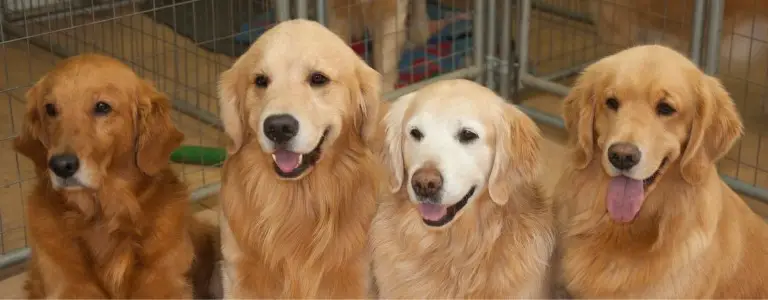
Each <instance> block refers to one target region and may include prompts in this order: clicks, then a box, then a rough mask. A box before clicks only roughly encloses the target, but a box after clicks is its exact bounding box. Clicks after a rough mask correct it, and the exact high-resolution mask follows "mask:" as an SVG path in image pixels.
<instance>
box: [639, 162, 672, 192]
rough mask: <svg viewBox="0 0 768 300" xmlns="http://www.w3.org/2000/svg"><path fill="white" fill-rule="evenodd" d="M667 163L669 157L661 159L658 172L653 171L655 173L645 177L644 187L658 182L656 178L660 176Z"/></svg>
mask: <svg viewBox="0 0 768 300" xmlns="http://www.w3.org/2000/svg"><path fill="white" fill-rule="evenodd" d="M666 165H667V158H666V157H665V158H664V159H663V160H661V164H659V168H658V169H656V172H653V175H651V177H648V178H646V179H643V187H648V186H650V185H651V184H653V183H654V182H656V178H658V177H659V174H661V171H662V170H663V169H664V166H666Z"/></svg>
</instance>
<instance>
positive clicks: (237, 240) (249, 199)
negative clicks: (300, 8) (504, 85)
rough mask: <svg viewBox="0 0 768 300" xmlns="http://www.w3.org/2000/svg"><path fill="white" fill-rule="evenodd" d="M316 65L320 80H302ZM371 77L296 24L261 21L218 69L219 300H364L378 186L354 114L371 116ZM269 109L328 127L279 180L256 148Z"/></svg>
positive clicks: (374, 110) (322, 33)
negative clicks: (228, 142)
mask: <svg viewBox="0 0 768 300" xmlns="http://www.w3.org/2000/svg"><path fill="white" fill-rule="evenodd" d="M317 72H320V73H322V74H325V76H327V78H329V82H328V83H327V84H326V85H323V86H312V85H310V84H309V82H308V80H309V78H310V77H312V75H311V74H314V73H317ZM257 74H260V75H259V76H269V80H270V83H269V85H268V86H267V87H264V88H262V87H258V86H256V85H254V84H253V83H254V78H255V77H257ZM380 78H381V77H380V76H379V74H378V73H377V72H376V71H374V70H373V69H371V68H370V67H368V66H367V65H366V64H365V62H363V61H362V60H361V59H359V58H358V57H357V56H356V55H355V53H354V52H353V51H352V50H351V49H350V48H349V47H348V46H347V45H346V44H345V43H344V42H343V41H342V40H341V39H340V38H339V37H338V36H336V35H334V34H333V33H332V32H330V31H329V30H327V29H325V28H324V27H323V26H322V25H320V24H318V23H316V22H313V21H306V20H292V21H285V22H282V23H280V24H278V25H277V26H275V27H273V28H272V29H270V30H269V31H267V32H266V33H265V34H264V35H262V36H261V37H260V38H259V39H258V40H257V41H256V42H255V43H254V44H253V46H251V48H250V49H249V50H248V52H246V53H245V54H243V56H241V57H240V58H239V59H238V60H237V61H236V62H235V64H234V65H233V66H232V68H231V69H229V70H227V71H226V72H225V73H223V74H222V76H221V83H220V90H219V92H220V99H221V100H220V101H221V110H222V114H221V117H222V120H223V122H224V127H225V130H226V132H227V134H228V135H229V136H230V137H231V139H232V142H233V143H232V147H230V153H231V156H230V157H229V159H228V161H227V162H226V164H225V166H224V170H223V178H222V190H221V204H222V217H221V222H222V223H221V227H222V244H223V254H224V266H223V272H222V274H223V276H224V290H225V297H233V298H253V297H263V298H284V297H285V298H362V297H365V296H366V294H367V291H368V276H367V275H368V267H369V263H370V258H369V253H368V249H367V234H368V229H369V227H370V222H371V219H372V218H373V215H374V213H375V205H376V203H375V201H376V195H377V191H378V185H379V183H378V182H379V181H380V180H379V176H378V175H377V174H378V161H377V159H376V157H375V156H374V155H373V154H372V152H371V151H370V150H369V149H368V147H367V144H368V143H369V142H371V141H372V138H373V135H374V134H375V131H376V130H377V126H376V122H369V121H368V120H366V118H367V117H371V118H372V117H373V116H377V115H378V107H379V94H380V89H379V85H380V80H381V79H380ZM272 107H279V108H280V109H282V110H283V111H286V112H289V113H291V114H294V115H296V116H301V118H303V121H302V122H306V123H302V125H301V126H302V127H301V130H308V131H313V130H314V131H318V132H319V131H322V128H321V126H325V125H329V127H328V128H329V131H328V132H329V134H328V139H327V140H325V142H322V140H321V143H320V144H321V145H320V147H322V148H320V149H322V154H321V158H320V159H319V161H317V163H316V164H315V165H314V166H313V167H312V168H311V169H308V170H307V171H306V172H304V174H303V175H302V176H301V177H299V178H295V179H293V180H283V179H281V178H279V177H278V175H277V173H276V171H275V167H274V165H273V161H272V158H271V156H270V153H267V152H265V151H267V150H265V149H264V148H263V146H262V144H261V143H260V141H261V142H263V139H262V138H261V137H262V136H263V134H262V133H261V132H262V131H263V128H262V123H261V122H260V121H259V120H260V115H262V114H263V113H264V112H265V111H267V110H268V109H270V108H272ZM305 124H306V125H307V126H305ZM317 129H320V130H317Z"/></svg>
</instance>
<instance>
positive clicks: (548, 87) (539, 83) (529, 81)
mask: <svg viewBox="0 0 768 300" xmlns="http://www.w3.org/2000/svg"><path fill="white" fill-rule="evenodd" d="M520 81H521V82H522V83H523V84H524V85H529V86H531V87H533V88H537V89H540V90H545V91H547V92H550V93H553V94H556V95H558V96H563V97H565V96H566V95H568V91H570V88H569V87H567V86H564V85H562V84H559V83H554V82H551V81H547V80H544V79H541V78H538V77H535V76H532V75H530V74H522V76H521V78H520Z"/></svg>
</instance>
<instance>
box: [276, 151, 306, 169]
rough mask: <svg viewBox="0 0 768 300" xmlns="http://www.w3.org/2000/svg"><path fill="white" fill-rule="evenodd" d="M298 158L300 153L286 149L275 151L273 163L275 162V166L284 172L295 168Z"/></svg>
mask: <svg viewBox="0 0 768 300" xmlns="http://www.w3.org/2000/svg"><path fill="white" fill-rule="evenodd" d="M299 159H301V154H298V153H293V152H291V151H286V150H277V151H275V163H276V164H277V167H278V168H280V171H283V172H285V173H288V172H291V171H293V170H294V169H296V167H298V165H299Z"/></svg>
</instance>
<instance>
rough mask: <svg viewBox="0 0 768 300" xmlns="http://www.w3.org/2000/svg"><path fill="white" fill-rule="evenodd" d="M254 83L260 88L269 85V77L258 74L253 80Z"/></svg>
mask: <svg viewBox="0 0 768 300" xmlns="http://www.w3.org/2000/svg"><path fill="white" fill-rule="evenodd" d="M253 84H255V85H256V86H257V87H260V88H266V87H268V86H269V77H267V76H266V75H257V76H256V78H255V79H254V80H253Z"/></svg>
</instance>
